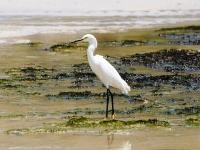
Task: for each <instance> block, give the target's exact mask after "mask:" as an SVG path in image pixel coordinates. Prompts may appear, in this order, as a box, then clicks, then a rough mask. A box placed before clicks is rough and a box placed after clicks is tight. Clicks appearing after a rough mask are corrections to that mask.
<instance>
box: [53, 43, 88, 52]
mask: <svg viewBox="0 0 200 150" xmlns="http://www.w3.org/2000/svg"><path fill="white" fill-rule="evenodd" d="M86 49H87V47H86V46H83V45H76V46H75V45H74V44H56V45H53V46H51V47H50V50H51V51H57V52H59V51H65V50H86Z"/></svg>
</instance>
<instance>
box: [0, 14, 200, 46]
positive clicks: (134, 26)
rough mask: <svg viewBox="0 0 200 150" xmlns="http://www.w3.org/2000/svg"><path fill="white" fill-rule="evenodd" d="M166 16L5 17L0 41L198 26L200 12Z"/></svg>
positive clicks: (8, 42) (10, 42) (2, 42)
mask: <svg viewBox="0 0 200 150" xmlns="http://www.w3.org/2000/svg"><path fill="white" fill-rule="evenodd" d="M168 17H169V16H165V17H162V16H161V17H159V16H151V17H148V16H143V17H137V16H126V17H122V16H111V17H94V16H92V17H84V16H76V17H69V16H65V17H64V16H60V17H58V16H51V17H48V18H45V17H44V16H38V17H37V16H5V17H4V19H5V21H4V22H2V24H1V25H0V44H6V43H7V44H16V43H23V42H25V43H28V42H31V40H30V39H29V37H33V36H36V37H38V36H43V37H48V36H49V37H52V35H56V36H59V35H60V36H62V35H63V34H66V35H70V36H72V35H77V34H85V33H93V34H110V33H123V32H129V31H131V30H140V29H154V28H155V29H157V28H163V27H176V26H187V25H199V21H200V19H199V18H200V15H197V16H195V17H193V18H191V15H188V16H170V18H168ZM0 18H1V17H0ZM9 19H10V20H9ZM124 20H125V21H124Z"/></svg>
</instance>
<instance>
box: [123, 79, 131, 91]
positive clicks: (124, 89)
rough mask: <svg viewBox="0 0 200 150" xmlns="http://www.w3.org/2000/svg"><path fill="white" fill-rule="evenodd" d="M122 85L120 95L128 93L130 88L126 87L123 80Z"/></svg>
mask: <svg viewBox="0 0 200 150" xmlns="http://www.w3.org/2000/svg"><path fill="white" fill-rule="evenodd" d="M122 84H123V89H122V93H124V94H128V92H129V91H130V90H131V88H130V86H128V84H127V83H126V82H125V81H124V80H123V82H122Z"/></svg>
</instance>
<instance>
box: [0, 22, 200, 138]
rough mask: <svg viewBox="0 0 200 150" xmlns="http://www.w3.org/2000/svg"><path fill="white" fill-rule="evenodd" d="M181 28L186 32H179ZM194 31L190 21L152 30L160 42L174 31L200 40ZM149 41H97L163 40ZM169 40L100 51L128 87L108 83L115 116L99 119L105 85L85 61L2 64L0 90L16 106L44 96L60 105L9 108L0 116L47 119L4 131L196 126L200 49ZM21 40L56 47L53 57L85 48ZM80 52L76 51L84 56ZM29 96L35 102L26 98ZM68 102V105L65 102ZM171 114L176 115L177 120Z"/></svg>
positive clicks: (116, 44)
mask: <svg viewBox="0 0 200 150" xmlns="http://www.w3.org/2000/svg"><path fill="white" fill-rule="evenodd" d="M172 31H173V32H176V34H173V35H171V34H169V33H159V34H157V32H172ZM179 32H181V34H180V33H179ZM182 32H191V33H187V34H186V33H184V34H183V33H182ZM197 32H199V27H196V26H195V27H192V28H190V27H184V28H172V29H160V30H157V31H155V32H153V33H152V34H154V35H155V34H157V37H156V38H157V39H159V38H161V39H162V40H163V38H165V39H164V40H165V41H164V42H166V43H167V42H168V41H167V40H168V39H177V38H176V36H177V37H178V40H181V41H183V40H191V39H193V40H200V39H199V33H197ZM153 41H154V42H150V41H145V42H144V41H140V40H137V39H133V40H130V39H124V40H122V41H120V42H117V40H113V41H102V42H100V44H99V45H100V49H101V48H102V47H103V48H106V47H107V48H115V47H122V48H124V47H125V48H126V47H133V49H136V48H137V47H141V46H149V45H152V44H155V45H162V44H163V42H162V43H159V42H156V40H153ZM173 44H174V43H173ZM171 45H172V44H169V43H168V46H169V48H167V49H160V50H157V51H153V52H152V51H146V52H144V53H134V54H130V55H125V56H115V55H114V54H113V55H112V54H111V55H104V57H105V59H107V60H108V61H109V62H110V63H111V64H112V65H113V66H115V68H116V69H117V70H118V72H119V73H120V75H121V77H122V78H123V79H124V80H125V81H126V82H127V83H128V84H129V85H130V87H131V89H132V91H131V93H130V94H129V95H123V94H121V93H120V91H118V90H115V89H111V90H113V95H114V98H115V105H116V109H115V111H116V114H117V116H118V117H119V118H117V119H116V120H110V119H107V120H106V119H102V118H103V117H104V116H105V102H106V101H105V98H106V92H105V87H104V85H103V84H102V83H101V81H100V80H99V79H98V77H97V76H96V75H95V74H94V73H93V72H92V70H91V69H90V67H89V65H88V63H87V62H82V63H75V62H74V63H72V62H71V63H70V64H67V65H65V66H64V67H63V66H62V67H60V68H57V67H55V66H53V65H46V66H45V65H44V66H42V65H41V66H36V65H30V66H21V67H10V68H7V69H4V70H3V71H4V73H5V75H7V76H9V77H8V78H2V79H0V87H1V89H2V90H3V91H4V92H5V91H6V93H7V94H6V95H7V96H6V99H10V98H13V97H17V98H18V99H20V100H19V101H17V102H16V101H15V102H14V103H13V105H14V106H15V107H17V106H26V107H28V106H37V105H38V103H37V102H40V101H45V103H42V104H41V105H43V106H48V105H50V104H51V106H52V108H53V105H59V106H55V107H57V108H56V110H52V111H48V110H42V111H41V110H40V111H39V110H37V111H34V110H31V111H30V110H29V111H25V113H22V112H21V114H15V113H14V112H13V114H6V113H5V114H4V115H0V120H5V119H8V120H10V119H18V120H22V121H27V120H29V119H30V118H34V119H35V120H42V121H45V120H48V119H49V120H50V121H49V122H51V123H47V124H42V125H41V124H40V126H41V127H38V126H32V127H25V128H10V129H7V130H5V131H4V133H7V134H16V135H18V134H29V133H31V134H33V133H34V134H36V133H67V132H68V131H69V130H70V131H71V130H73V131H75V130H76V131H79V129H80V128H84V129H85V128H88V130H90V129H91V128H92V129H99V128H102V130H101V132H102V133H105V134H107V133H108V132H106V131H107V130H108V131H109V133H110V132H115V131H116V130H121V131H123V130H132V129H138V128H143V129H144V128H154V127H156V128H157V127H164V128H173V127H175V126H183V127H188V126H200V119H199V116H200V107H199V104H200V100H199V97H200V73H199V71H200V67H199V66H200V63H199V62H200V52H199V51H198V50H196V49H192V48H194V47H192V48H190V49H185V48H172V47H171ZM177 45H180V44H177ZM190 45H195V44H194V43H193V44H190ZM15 46H21V45H15ZM23 46H27V47H30V48H35V47H37V49H40V50H41V51H43V50H44V49H45V50H46V51H45V53H55V55H57V56H58V57H59V56H60V57H61V55H62V53H65V52H67V53H68V52H70V54H72V53H77V54H79V52H80V53H81V54H82V52H83V51H84V53H86V52H85V49H86V48H87V47H86V46H87V45H86V43H83V44H80V45H75V44H74V45H68V44H65V43H64V44H56V45H53V46H49V47H45V46H46V45H43V44H42V43H28V44H27V45H23ZM170 47H171V48H170ZM43 52H44V51H43ZM85 55H86V54H84V55H81V56H79V57H80V58H81V59H85ZM57 63H58V64H59V63H60V62H57ZM103 90H104V91H103ZM7 91H9V92H7ZM24 98H25V99H26V101H25V100H24ZM32 99H34V100H36V101H37V102H31V100H32ZM56 102H57V103H58V104H56ZM48 103H50V104H48ZM52 103H53V104H52ZM60 103H61V104H60ZM62 103H64V104H65V105H66V108H62V109H60V108H59V107H61V105H63V104H62ZM79 103H80V105H79ZM74 104H75V106H74ZM68 105H69V106H68ZM72 105H73V107H70V106H72ZM81 105H82V106H81ZM12 107H13V106H12ZM41 107H42V106H41ZM26 109H28V108H26ZM144 116H145V117H144ZM130 118H131V119H130ZM141 118H142V119H141ZM175 118H176V119H177V118H178V119H177V120H178V121H177V120H176V119H175ZM174 120H175V123H174ZM180 120H181V121H180ZM47 122H48V121H47ZM52 122H53V123H52ZM76 128H77V129H76Z"/></svg>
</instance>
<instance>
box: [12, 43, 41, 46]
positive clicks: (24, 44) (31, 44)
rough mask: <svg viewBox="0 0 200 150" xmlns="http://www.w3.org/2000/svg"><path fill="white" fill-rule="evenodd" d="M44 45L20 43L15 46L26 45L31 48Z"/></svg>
mask: <svg viewBox="0 0 200 150" xmlns="http://www.w3.org/2000/svg"><path fill="white" fill-rule="evenodd" d="M42 44H43V43H41V42H29V43H20V44H15V45H26V46H29V47H37V46H41V45H42Z"/></svg>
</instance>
